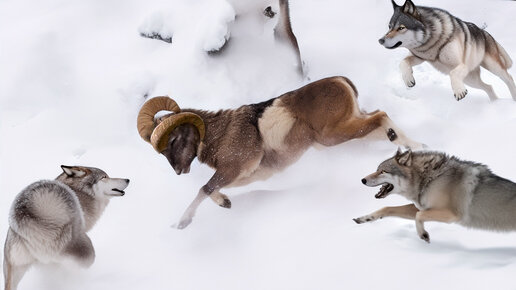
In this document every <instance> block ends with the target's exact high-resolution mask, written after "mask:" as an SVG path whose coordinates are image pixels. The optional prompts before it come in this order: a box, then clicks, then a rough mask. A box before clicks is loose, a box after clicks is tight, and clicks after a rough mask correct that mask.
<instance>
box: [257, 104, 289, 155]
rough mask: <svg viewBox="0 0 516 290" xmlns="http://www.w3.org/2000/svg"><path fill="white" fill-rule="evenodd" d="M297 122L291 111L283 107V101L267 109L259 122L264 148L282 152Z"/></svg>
mask: <svg viewBox="0 0 516 290" xmlns="http://www.w3.org/2000/svg"><path fill="white" fill-rule="evenodd" d="M295 121H296V120H295V118H294V117H293V116H292V114H291V113H290V111H289V110H288V109H287V108H285V107H284V106H281V100H280V99H277V100H275V101H274V103H273V104H272V106H270V107H268V108H267V109H265V111H264V112H263V115H262V117H261V118H260V119H259V120H258V128H259V129H260V134H261V135H262V138H263V143H264V148H265V149H273V150H278V151H281V150H282V149H283V148H284V145H285V143H284V141H285V137H286V136H287V134H288V133H289V132H290V129H292V126H293V125H294V122H295Z"/></svg>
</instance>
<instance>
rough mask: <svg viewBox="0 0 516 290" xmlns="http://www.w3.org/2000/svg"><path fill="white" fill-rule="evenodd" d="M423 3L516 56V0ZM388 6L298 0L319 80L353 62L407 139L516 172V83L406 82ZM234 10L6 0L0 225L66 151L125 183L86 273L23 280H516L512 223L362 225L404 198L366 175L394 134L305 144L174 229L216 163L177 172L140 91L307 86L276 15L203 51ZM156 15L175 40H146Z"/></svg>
mask: <svg viewBox="0 0 516 290" xmlns="http://www.w3.org/2000/svg"><path fill="white" fill-rule="evenodd" d="M417 4H424V5H429V6H438V7H442V8H445V9H448V10H450V11H451V12H452V13H454V14H455V15H457V16H459V17H461V18H462V19H465V20H468V21H472V22H475V23H477V24H478V25H480V26H482V25H484V24H485V25H487V30H488V31H489V32H490V33H491V34H492V35H493V36H494V37H495V38H496V39H497V40H498V41H499V42H500V43H501V44H502V45H503V46H504V47H505V49H506V50H507V51H508V53H509V54H510V55H512V57H513V59H516V38H515V37H514V27H516V19H515V18H514V15H516V2H514V1H501V0H455V1H453V2H452V1H445V0H424V1H423V0H421V1H419V2H417ZM391 9H392V8H391V3H390V1H387V0H368V1H363V0H353V1H340V0H320V1H309V0H292V3H291V12H292V23H293V27H294V30H295V33H296V34H297V37H298V40H299V44H300V48H301V53H302V57H303V59H304V61H305V62H306V64H307V67H308V68H309V77H310V79H311V80H316V79H319V78H323V77H326V76H332V75H344V76H347V77H349V78H350V79H351V80H353V81H354V83H355V84H356V86H357V87H358V89H359V91H360V97H359V100H360V103H361V106H362V107H363V108H364V109H366V110H368V111H372V110H375V109H382V110H385V111H386V112H387V113H388V114H389V115H390V117H391V118H392V119H393V120H394V121H395V122H396V123H397V124H398V125H399V127H401V128H403V129H404V130H405V132H406V133H407V135H409V136H410V137H411V138H413V139H415V140H418V141H421V142H424V143H426V144H427V145H429V146H430V147H431V148H432V149H436V150H443V151H446V152H449V153H451V154H456V155H458V156H460V157H462V158H464V159H470V160H475V161H479V162H483V163H486V164H488V165H489V166H490V167H491V169H492V170H493V171H494V172H495V173H497V174H499V175H501V176H503V177H506V178H509V179H512V180H516V173H515V171H514V161H515V160H516V154H515V153H514V148H515V147H516V137H515V135H514V134H515V133H514V132H516V102H514V101H512V100H511V99H510V96H509V92H508V89H507V88H506V87H505V85H504V84H503V83H502V82H501V81H500V80H498V79H497V78H496V77H494V76H493V75H490V74H489V73H487V72H484V73H483V76H484V79H485V80H486V82H489V83H491V84H493V85H494V86H495V91H496V92H497V93H498V94H499V96H500V97H502V98H504V99H502V100H499V101H497V102H495V103H490V102H489V101H488V98H487V96H486V95H485V94H484V93H483V92H481V91H477V90H474V89H470V94H469V95H468V96H467V97H466V99H464V100H462V101H460V102H456V101H455V100H454V99H453V94H452V91H451V88H450V84H449V79H448V78H447V77H446V76H444V75H441V74H439V73H438V72H436V71H435V70H434V69H433V68H431V67H430V66H429V65H422V66H419V67H417V68H416V69H415V78H416V81H417V85H416V87H415V88H413V89H411V90H408V89H406V88H405V87H404V85H403V82H402V80H401V77H400V75H399V71H398V69H397V68H398V63H399V61H400V60H401V59H402V58H403V57H404V56H405V55H406V53H407V52H406V51H405V50H403V49H398V50H394V51H390V50H387V49H385V48H383V47H382V46H380V45H379V44H378V42H377V39H378V38H380V37H381V36H382V34H383V33H385V31H386V30H387V23H388V20H389V18H390V16H391ZM232 13H233V11H232V10H231V7H230V6H228V5H227V3H225V1H223V0H195V1H178V0H173V1H170V0H167V1H165V0H162V1H159V0H152V1H142V0H131V1H127V0H112V1H104V0H92V1H78V0H76V1H64V0H44V1H35V0H33V1H28V0H3V1H0V191H1V194H0V217H2V218H0V236H2V237H3V236H5V233H6V230H7V228H8V224H7V216H8V209H9V207H10V204H11V202H12V200H13V198H14V196H15V195H16V194H17V193H18V192H19V191H20V190H21V189H22V188H24V187H25V186H26V185H28V184H30V183H31V182H33V181H36V180H38V179H49V178H54V177H55V176H57V175H58V174H59V173H60V168H59V165H60V164H69V165H73V164H80V165H90V166H96V167H100V168H103V169H105V170H106V171H107V172H108V174H110V175H111V176H115V177H127V178H130V179H131V185H130V186H129V188H128V189H127V191H126V192H127V194H126V196H124V197H122V198H117V199H114V200H112V202H111V204H110V205H109V206H108V208H107V210H106V212H105V214H104V216H103V217H102V218H101V219H100V221H99V223H98V224H97V226H96V227H95V228H94V229H93V230H92V231H91V232H90V237H91V238H92V240H93V243H94V245H95V248H96V252H97V260H96V263H95V264H94V265H93V266H92V267H91V268H90V269H88V270H81V269H75V268H73V267H72V268H70V267H59V266H55V265H54V266H38V267H35V268H34V269H32V270H31V271H30V272H28V274H27V275H26V276H25V278H24V279H23V280H22V282H21V284H20V289H42V290H45V289H53V290H54V289H96V290H102V289H128V290H129V289H378V288H380V287H381V288H383V289H412V288H419V289H435V288H437V287H439V288H441V289H459V288H461V289H486V288H489V289H511V288H512V289H514V288H513V287H514V282H513V280H514V279H513V277H512V275H513V274H514V272H515V270H516V234H515V233H511V234H500V233H490V232H482V231H474V230H467V229H464V228H461V227H459V226H455V225H446V224H437V223H430V224H428V226H427V230H428V231H429V233H430V235H431V238H432V243H431V244H426V243H425V242H423V241H421V240H420V239H419V238H418V237H417V235H416V232H415V227H414V224H413V222H411V221H406V220H400V219H384V220H381V221H378V222H375V223H372V224H365V225H356V224H355V223H354V222H353V221H352V218H354V217H357V216H360V215H363V214H366V213H369V212H371V211H373V210H376V209H378V208H380V207H382V206H386V205H399V204H403V203H404V202H405V200H403V198H401V197H397V196H390V197H389V198H387V199H385V200H376V199H374V197H373V195H374V194H375V193H376V190H375V189H371V188H367V187H365V186H363V185H362V184H361V183H360V179H361V178H362V177H363V176H365V175H366V174H369V173H371V172H372V171H374V170H375V169H376V166H377V164H378V163H379V162H380V161H382V160H383V159H385V158H387V157H389V156H391V154H393V153H394V151H395V149H396V148H395V147H394V146H393V145H391V144H389V143H387V142H364V141H360V140H358V141H352V142H348V143H346V144H343V145H340V146H336V147H333V148H328V149H324V150H309V151H308V152H307V153H306V154H305V155H304V157H303V158H302V159H301V160H300V161H299V162H298V163H296V164H295V165H294V166H292V167H291V168H289V169H288V170H286V171H285V172H283V173H281V174H279V175H277V176H275V177H273V178H272V179H270V180H269V181H267V182H260V183H256V184H253V185H250V186H247V187H242V188H236V189H231V190H228V191H227V192H226V193H229V195H230V198H231V200H232V202H233V208H232V209H231V210H226V209H222V208H219V207H218V206H216V205H215V204H214V203H212V202H211V201H206V202H205V203H204V204H203V205H202V206H201V208H200V209H199V212H198V214H197V216H196V218H195V219H194V222H193V223H192V224H191V225H190V227H188V228H187V229H185V230H183V231H179V230H176V229H172V228H171V227H170V226H171V225H172V224H174V223H175V222H176V221H177V220H178V219H179V217H180V215H181V213H182V211H183V210H184V209H185V208H186V206H187V205H188V204H189V202H190V201H191V200H192V199H193V198H194V196H195V194H196V193H197V190H198V188H199V187H200V186H202V185H203V184H204V182H206V181H207V180H208V178H209V177H210V175H211V174H212V173H213V172H212V170H211V169H209V168H207V167H206V166H204V165H200V164H199V163H197V162H195V163H194V165H193V166H192V172H191V173H190V174H188V175H182V176H176V175H175V173H174V172H173V171H172V169H171V168H170V166H169V165H168V163H167V161H166V159H165V158H163V157H162V156H159V155H158V154H156V153H155V152H154V150H153V149H152V148H151V146H149V145H148V144H146V143H145V142H143V141H142V140H141V139H140V137H139V136H138V134H137V132H136V118H135V117H136V114H137V111H138V108H139V106H140V105H141V103H142V102H143V100H144V99H143V95H145V94H148V95H150V96H156V95H164V94H168V95H170V96H172V97H174V98H175V99H176V100H177V101H178V103H179V104H180V105H182V106H183V107H196V108H205V109H214V110H215V109H219V108H223V107H236V106H238V105H240V104H244V103H250V102H258V101H262V100H266V99H269V98H270V97H274V96H277V95H279V94H281V93H283V92H286V91H288V90H290V89H293V88H297V87H299V86H301V85H302V84H303V83H302V82H301V81H299V80H298V79H297V78H296V75H295V73H294V72H293V70H292V68H291V67H289V66H288V65H285V64H284V62H282V61H281V55H278V54H277V53H276V51H275V49H274V47H273V46H272V45H271V43H270V39H271V37H272V34H271V31H270V25H269V26H266V28H267V29H265V30H264V32H263V34H261V35H259V34H252V35H248V36H247V38H246V36H245V35H243V36H241V38H240V39H238V38H235V39H236V41H235V44H234V46H233V47H232V51H230V53H228V54H226V55H225V56H223V57H217V58H211V57H208V56H206V54H205V53H204V52H203V51H202V48H203V47H205V46H206V45H207V43H206V41H208V42H210V41H214V39H215V38H214V35H217V33H220V29H224V27H223V26H222V27H218V26H216V25H218V23H220V22H221V21H226V20H228V19H231V18H232V17H233V15H232ZM149 17H150V18H149ZM160 17H161V18H162V19H165V20H166V21H165V25H166V28H167V29H170V30H173V31H174V39H173V44H167V43H165V42H161V41H156V40H149V39H144V38H141V37H139V36H138V29H139V28H141V25H145V24H146V23H147V24H149V19H151V21H150V24H149V25H151V24H156V23H153V21H152V19H159V18H160ZM156 21H157V20H156ZM158 22H159V21H158ZM244 34H245V33H244ZM208 44H210V43H208ZM252 45H254V47H255V48H251V47H250V46H252ZM256 47H258V48H256ZM510 72H511V74H512V75H513V76H516V69H515V68H514V67H513V68H512V69H511V70H510Z"/></svg>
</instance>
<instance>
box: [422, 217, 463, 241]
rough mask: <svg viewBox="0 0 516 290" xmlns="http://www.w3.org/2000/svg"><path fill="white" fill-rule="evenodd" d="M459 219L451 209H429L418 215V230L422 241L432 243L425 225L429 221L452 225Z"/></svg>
mask: <svg viewBox="0 0 516 290" xmlns="http://www.w3.org/2000/svg"><path fill="white" fill-rule="evenodd" d="M458 220H459V217H458V216H457V215H456V214H455V213H453V212H452V211H451V210H449V209H428V210H422V211H419V212H417V213H416V230H417V234H418V235H419V237H420V238H421V239H423V240H424V241H426V242H428V243H430V235H429V234H428V232H427V231H426V230H425V226H424V223H425V222H429V221H435V222H443V223H452V222H456V221H458Z"/></svg>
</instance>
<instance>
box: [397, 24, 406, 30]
mask: <svg viewBox="0 0 516 290" xmlns="http://www.w3.org/2000/svg"><path fill="white" fill-rule="evenodd" d="M405 28H406V27H405V25H400V27H398V31H402V30H403V29H405Z"/></svg>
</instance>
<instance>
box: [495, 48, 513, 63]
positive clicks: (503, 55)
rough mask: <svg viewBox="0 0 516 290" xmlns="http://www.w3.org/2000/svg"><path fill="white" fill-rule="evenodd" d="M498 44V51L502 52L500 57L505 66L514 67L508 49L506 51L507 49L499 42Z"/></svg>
mask: <svg viewBox="0 0 516 290" xmlns="http://www.w3.org/2000/svg"><path fill="white" fill-rule="evenodd" d="M496 46H497V47H498V53H499V54H500V59H501V60H502V61H503V63H504V64H505V68H506V69H509V68H511V67H512V59H511V57H510V56H509V54H508V53H507V51H505V49H504V48H503V47H502V46H501V45H500V44H499V43H498V42H496Z"/></svg>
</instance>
